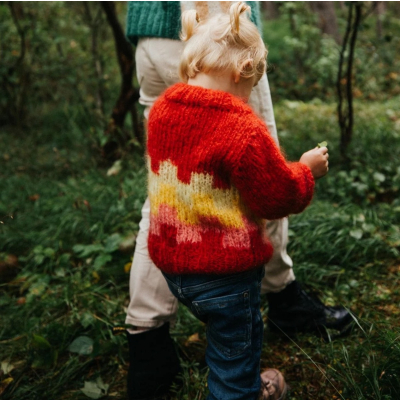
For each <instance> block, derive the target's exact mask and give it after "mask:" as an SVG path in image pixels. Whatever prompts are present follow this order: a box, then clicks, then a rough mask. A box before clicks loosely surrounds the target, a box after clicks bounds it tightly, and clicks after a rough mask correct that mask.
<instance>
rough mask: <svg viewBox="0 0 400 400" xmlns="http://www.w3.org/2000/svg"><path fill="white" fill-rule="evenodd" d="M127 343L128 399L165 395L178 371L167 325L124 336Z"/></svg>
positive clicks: (136, 399) (144, 399)
mask: <svg viewBox="0 0 400 400" xmlns="http://www.w3.org/2000/svg"><path fill="white" fill-rule="evenodd" d="M127 336H128V343H129V360H130V364H129V370H128V399H129V400H148V399H155V398H157V396H161V395H163V394H165V393H166V392H168V389H169V387H170V385H171V383H172V381H173V380H174V378H175V377H176V375H177V374H178V372H179V371H180V365H179V359H178V355H177V353H176V350H175V347H174V342H173V341H172V339H171V336H170V334H169V323H166V324H164V325H163V326H161V327H160V328H157V329H152V330H149V331H145V332H143V333H138V334H133V335H132V334H129V333H128V334H127Z"/></svg>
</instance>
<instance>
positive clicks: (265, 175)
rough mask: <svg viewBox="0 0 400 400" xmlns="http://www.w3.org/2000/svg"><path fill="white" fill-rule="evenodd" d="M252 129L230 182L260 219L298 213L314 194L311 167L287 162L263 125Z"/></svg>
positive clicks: (277, 217)
mask: <svg viewBox="0 0 400 400" xmlns="http://www.w3.org/2000/svg"><path fill="white" fill-rule="evenodd" d="M253 129H254V130H253V132H252V133H250V134H249V137H248V142H247V145H245V146H244V148H243V152H242V155H241V157H240V159H239V160H238V162H237V165H236V168H234V171H233V175H232V183H233V184H234V185H235V186H236V188H237V189H238V190H239V192H240V194H241V196H242V198H243V199H244V201H245V203H246V205H247V206H248V207H249V208H250V209H251V210H252V211H253V212H254V213H255V214H257V215H258V216H259V217H261V218H265V219H270V220H271V219H279V218H283V217H286V216H288V215H289V214H296V213H300V212H301V211H303V210H304V209H305V208H306V207H307V205H308V204H309V203H310V201H311V199H312V196H313V191H314V184H315V182H314V178H313V176H312V173H311V170H310V169H309V168H308V167H307V166H306V165H305V164H302V163H299V162H293V163H288V162H287V161H286V160H285V158H284V156H283V155H282V153H281V151H280V149H279V148H278V146H277V145H276V144H275V142H274V141H273V139H272V138H271V136H270V135H269V134H268V131H267V129H266V128H265V127H264V126H263V127H261V126H257V127H255V128H253Z"/></svg>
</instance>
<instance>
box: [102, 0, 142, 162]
mask: <svg viewBox="0 0 400 400" xmlns="http://www.w3.org/2000/svg"><path fill="white" fill-rule="evenodd" d="M100 4H101V6H102V7H103V10H104V12H105V14H106V16H107V20H108V23H109V24H110V26H111V29H112V32H113V35H114V40H115V48H116V52H117V57H118V63H119V67H120V71H121V78H122V79H121V89H120V95H119V97H118V99H117V102H116V104H115V106H114V108H113V110H112V113H111V121H110V123H109V124H108V127H107V130H106V134H107V135H108V136H109V141H108V142H107V143H106V145H105V146H104V147H103V155H104V157H105V158H106V159H109V160H115V159H118V158H119V157H120V149H121V147H123V146H125V145H126V144H127V142H128V141H129V140H130V135H127V134H126V133H124V131H123V127H124V122H125V118H126V115H127V114H128V113H136V109H135V103H136V102H137V101H138V99H139V90H138V89H136V88H135V87H134V86H133V84H132V78H133V73H134V71H135V58H134V53H133V49H132V45H131V44H130V43H129V42H128V40H127V39H126V37H125V34H124V31H123V29H122V27H121V25H120V23H119V21H118V18H117V13H116V10H115V4H114V2H112V1H102V2H101V3H100ZM132 125H133V131H134V135H135V136H136V139H137V140H138V141H139V142H140V143H141V144H143V141H144V140H143V129H141V124H139V123H138V121H137V118H136V121H135V120H134V119H132Z"/></svg>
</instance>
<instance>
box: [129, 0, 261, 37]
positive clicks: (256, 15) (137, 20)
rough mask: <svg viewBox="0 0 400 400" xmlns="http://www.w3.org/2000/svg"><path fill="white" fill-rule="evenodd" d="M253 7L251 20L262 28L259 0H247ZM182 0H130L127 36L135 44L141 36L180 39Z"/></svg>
mask: <svg viewBox="0 0 400 400" xmlns="http://www.w3.org/2000/svg"><path fill="white" fill-rule="evenodd" d="M246 3H247V4H248V5H249V6H250V7H251V20H252V22H253V23H254V24H256V25H257V27H258V29H259V30H261V19H260V7H259V2H258V1H247V2H246ZM180 16H181V3H180V1H130V2H129V4H128V16H127V23H126V36H127V37H128V39H129V40H130V42H132V43H133V44H134V45H136V44H137V42H138V39H139V38H140V37H158V38H168V39H177V40H178V39H179V32H180V30H181V20H180Z"/></svg>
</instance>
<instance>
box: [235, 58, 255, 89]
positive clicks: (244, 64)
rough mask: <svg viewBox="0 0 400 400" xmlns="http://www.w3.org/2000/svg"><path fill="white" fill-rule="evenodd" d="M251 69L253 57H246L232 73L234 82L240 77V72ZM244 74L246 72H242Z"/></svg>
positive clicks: (237, 81)
mask: <svg viewBox="0 0 400 400" xmlns="http://www.w3.org/2000/svg"><path fill="white" fill-rule="evenodd" d="M252 70H253V59H252V58H247V59H246V60H244V61H243V62H242V64H241V65H240V67H239V69H238V70H236V71H235V72H234V74H233V78H234V81H235V83H239V81H240V78H241V76H242V72H247V71H252ZM244 75H246V74H244Z"/></svg>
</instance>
